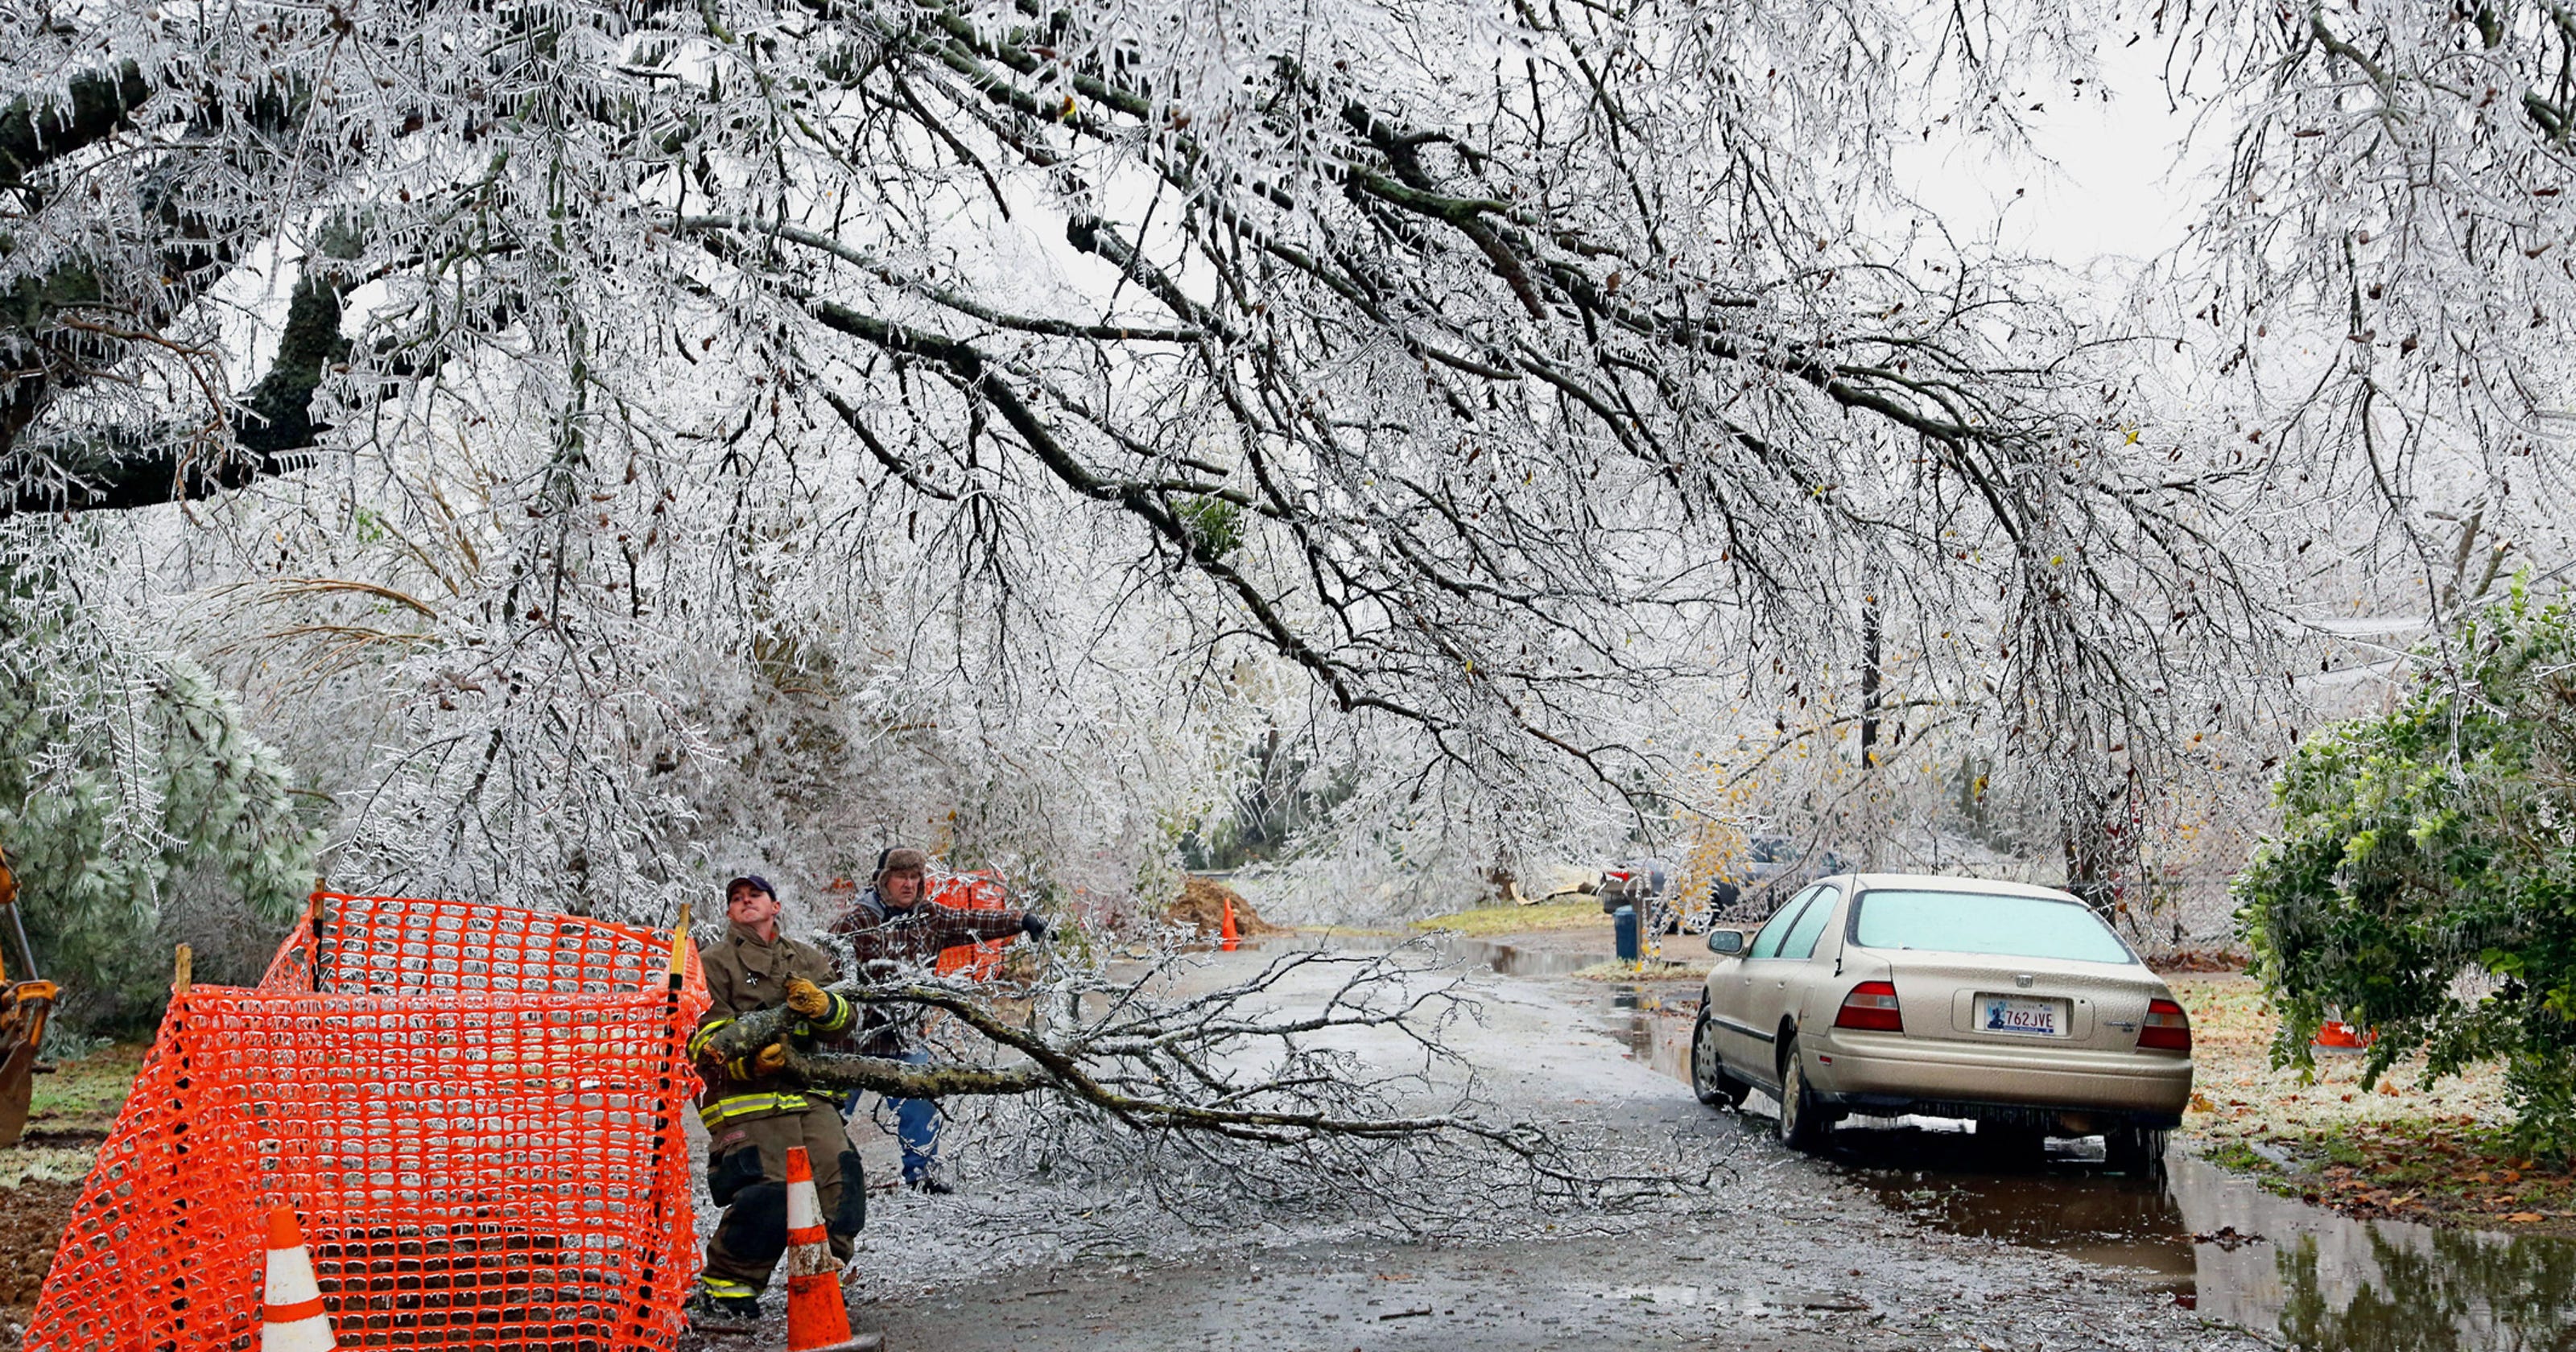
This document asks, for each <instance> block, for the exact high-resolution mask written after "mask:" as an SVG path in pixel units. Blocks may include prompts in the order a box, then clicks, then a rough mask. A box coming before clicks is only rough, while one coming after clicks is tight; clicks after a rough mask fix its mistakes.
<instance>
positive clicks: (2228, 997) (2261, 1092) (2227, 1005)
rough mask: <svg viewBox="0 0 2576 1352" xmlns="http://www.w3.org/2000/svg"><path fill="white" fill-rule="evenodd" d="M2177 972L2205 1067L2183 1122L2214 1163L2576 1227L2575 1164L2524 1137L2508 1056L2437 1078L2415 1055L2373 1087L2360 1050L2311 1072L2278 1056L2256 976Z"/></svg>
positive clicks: (2529, 1223)
mask: <svg viewBox="0 0 2576 1352" xmlns="http://www.w3.org/2000/svg"><path fill="white" fill-rule="evenodd" d="M2167 980H2168V982H2169V983H2170V984H2171V985H2172V987H2173V990H2174V996H2175V998H2176V999H2179V1000H2180V1001H2181V1002H2182V1004H2183V1007H2184V1008H2185V1009H2187V1010H2189V1011H2190V1012H2191V1027H2192V1059H2193V1061H2194V1063H2195V1065H2196V1067H2197V1074H2196V1076H2195V1078H2194V1081H2193V1085H2194V1090H2195V1092H2194V1093H2193V1095H2192V1100H2191V1108H2190V1110H2189V1111H2188V1112H2187V1113H2186V1114H2185V1115H2184V1118H2183V1131H2184V1135H2185V1138H2186V1140H2188V1141H2190V1142H2191V1143H2192V1144H2193V1145H2194V1146H2195V1147H2196V1148H2197V1149H2198V1150H2199V1151H2200V1153H2201V1154H2202V1155H2203V1156H2204V1157H2206V1158H2207V1159H2209V1160H2210V1161H2211V1162H2212V1163H2215V1164H2219V1165H2221V1166H2224V1167H2226V1168H2229V1169H2233V1170H2236V1171H2237V1172H2240V1173H2246V1174H2250V1175H2252V1176H2254V1177H2255V1178H2256V1179H2258V1180H2259V1181H2260V1182H2262V1184H2263V1185H2264V1186H2265V1187H2266V1188H2269V1189H2270V1190H2272V1191H2274V1192H2278V1193H2282V1194H2285V1195H2289V1196H2296V1197H2301V1198H2304V1199H2306V1200H2309V1201H2312V1202H2315V1203H2317V1204H2318V1205H2321V1206H2329V1207H2332V1208H2334V1209H2335V1210H2337V1211H2340V1212H2343V1213H2345V1214H2347V1215H2354V1216H2365V1217H2367V1216H2392V1217H2396V1218H2399V1219H2403V1220H2411V1221H2420V1222H2424V1223H2428V1224H2435V1225H2466V1226H2475V1227H2478V1228H2482V1229H2497V1230H2509V1231H2513V1232H2515V1233H2532V1232H2552V1233H2566V1234H2576V1174H2571V1172H2570V1171H2569V1170H2568V1169H2566V1168H2564V1167H2561V1168H2550V1167H2547V1166H2545V1165H2544V1164H2543V1163H2541V1162H2539V1161H2534V1160H2532V1159H2530V1158H2528V1157H2526V1156H2524V1155H2522V1154H2520V1153H2519V1152H2518V1151H2517V1150H2516V1149H2515V1148H2514V1146H2513V1144H2512V1141H2511V1139H2510V1136H2509V1131H2510V1127H2511V1122H2512V1114H2511V1111H2510V1110H2509V1108H2508V1107H2507V1104H2506V1100H2505V1083H2504V1069H2503V1067H2502V1066H2501V1065H2500V1064H2498V1063H2496V1062H2493V1061H2486V1062H2480V1063H2477V1064H2475V1065H2472V1066H2471V1067H2469V1069H2468V1071H2467V1073H2466V1074H2464V1075H2460V1076H2456V1077H2453V1078H2448V1079H2444V1080H2441V1081H2439V1082H2438V1083H2434V1084H2429V1085H2428V1084H2426V1083H2425V1082H2424V1062H2423V1058H2422V1057H2421V1056H2416V1057H2412V1058H2409V1059H2407V1060H2403V1061H2400V1062H2398V1063H2397V1065H2396V1067H2395V1068H2393V1069H2392V1070H2391V1071H2390V1073H2389V1074H2387V1075H2386V1076H2383V1077H2382V1078H2381V1080H2380V1083H2379V1085H2378V1086H2377V1087H2376V1088H2374V1089H2364V1088H2362V1087H2361V1069H2362V1065H2361V1063H2362V1058H2361V1057H2359V1056H2357V1055H2342V1056H2337V1055H2330V1054H2327V1053H2323V1052H2320V1053H2319V1054H2318V1056H2317V1066H2316V1075H2315V1078H2314V1079H2313V1080H2311V1079H2307V1078H2304V1077H2302V1076H2301V1074H2300V1073H2299V1071H2298V1070H2297V1069H2296V1068H2295V1067H2282V1068H2277V1069H2276V1068H2275V1067H2274V1066H2273V1065H2272V1060H2271V1049H2272V1036H2273V1032H2274V1030H2275V1029H2276V1028H2277V1027H2278V1026H2279V1022H2280V1020H2279V1017H2278V1015H2277V1014H2276V1013H2275V1012H2274V1010H2273V1008H2272V1006H2271V1004H2270V1002H2269V1001H2267V1000H2266V999H2264V996H2263V991H2262V987H2261V986H2260V985H2259V984H2257V983H2256V982H2255V981H2253V980H2252V979H2251V978H2248V977H2244V976H2190V977H2169V978H2167Z"/></svg>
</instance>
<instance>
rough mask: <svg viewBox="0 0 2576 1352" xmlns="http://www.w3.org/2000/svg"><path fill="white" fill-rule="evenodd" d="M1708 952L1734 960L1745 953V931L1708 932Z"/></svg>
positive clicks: (1718, 930) (1715, 930)
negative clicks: (1733, 958)
mask: <svg viewBox="0 0 2576 1352" xmlns="http://www.w3.org/2000/svg"><path fill="white" fill-rule="evenodd" d="M1708 951H1709V952H1711V953H1715V954H1718V955H1719V956H1721V957H1728V958H1732V957H1735V956H1737V955H1738V954H1741V953H1742V952H1743V951H1744V931H1742V930H1737V929H1713V930H1710V931H1709V932H1708Z"/></svg>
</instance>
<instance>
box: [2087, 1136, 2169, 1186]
mask: <svg viewBox="0 0 2576 1352" xmlns="http://www.w3.org/2000/svg"><path fill="white" fill-rule="evenodd" d="M2102 1160H2103V1162H2104V1163H2106V1164H2108V1165H2110V1166H2111V1167H2112V1168H2114V1169H2117V1170H2119V1171H2120V1172H2122V1173H2124V1174H2141V1175H2154V1174H2160V1173H2162V1172H2164V1167H2165V1134H2164V1133H2163V1132H2162V1131H2159V1130H2157V1129H2155V1128H2153V1127H2114V1128H2112V1129H2111V1130H2109V1131H2106V1132H2104V1133H2102Z"/></svg>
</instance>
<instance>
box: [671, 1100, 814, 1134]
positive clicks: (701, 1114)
mask: <svg viewBox="0 0 2576 1352" xmlns="http://www.w3.org/2000/svg"><path fill="white" fill-rule="evenodd" d="M813 1106H814V1102H813V1100H811V1099H809V1098H807V1097H805V1096H804V1095H803V1094H733V1095H730V1096H728V1097H725V1098H720V1099H717V1100H716V1101H715V1102H713V1103H709V1104H705V1105H703V1106H701V1107H700V1108H699V1109H698V1120H699V1121H701V1122H704V1123H706V1124H707V1129H708V1130H709V1131H713V1130H714V1129H716V1128H717V1127H721V1126H723V1125H724V1124H725V1123H727V1122H731V1121H733V1120H734V1119H736V1118H742V1117H761V1116H766V1115H767V1114H770V1113H801V1112H803V1111H805V1110H806V1109H808V1108H810V1107H813Z"/></svg>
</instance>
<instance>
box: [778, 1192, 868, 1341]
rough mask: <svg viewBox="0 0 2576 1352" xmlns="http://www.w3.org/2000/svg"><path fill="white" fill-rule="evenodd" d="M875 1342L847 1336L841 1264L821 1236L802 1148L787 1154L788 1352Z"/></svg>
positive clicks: (818, 1207) (819, 1206)
mask: <svg viewBox="0 0 2576 1352" xmlns="http://www.w3.org/2000/svg"><path fill="white" fill-rule="evenodd" d="M878 1345H879V1344H878V1340H877V1339H874V1338H869V1339H864V1340H863V1339H858V1338H853V1337H851V1336H850V1307H849V1304H848V1303H847V1302H846V1301H844V1300H843V1299H842V1297H841V1260H839V1259H837V1258H835V1257H833V1256H832V1241H831V1237H830V1236H828V1235H826V1234H824V1233H823V1201H822V1198H821V1197H820V1196H819V1195H818V1194H817V1193H816V1192H815V1191H814V1165H813V1162H812V1161H811V1160H809V1159H807V1158H806V1155H805V1147H803V1146H801V1145H797V1146H789V1147H788V1148H787V1352H863V1349H867V1348H873V1347H876V1346H878Z"/></svg>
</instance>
